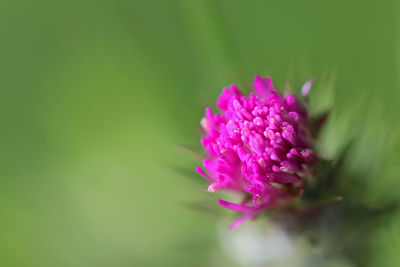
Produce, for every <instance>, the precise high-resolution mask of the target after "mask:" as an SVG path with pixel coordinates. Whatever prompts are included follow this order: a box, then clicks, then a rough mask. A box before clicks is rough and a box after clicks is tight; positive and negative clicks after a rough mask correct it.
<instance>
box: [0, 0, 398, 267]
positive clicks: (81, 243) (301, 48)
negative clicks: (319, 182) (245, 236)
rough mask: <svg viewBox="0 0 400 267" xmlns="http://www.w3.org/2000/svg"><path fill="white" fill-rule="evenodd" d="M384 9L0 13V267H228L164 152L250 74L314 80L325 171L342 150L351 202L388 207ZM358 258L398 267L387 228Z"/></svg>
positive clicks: (178, 166)
mask: <svg viewBox="0 0 400 267" xmlns="http://www.w3.org/2000/svg"><path fill="white" fill-rule="evenodd" d="M396 2H397V1H394V0H387V1H365V0H364V1H357V0H356V1H345V0H337V1H319V0H305V1H255V0H253V1H233V0H218V1H217V0H215V1H212V0H204V1H200V0H168V1H164V0H159V1H155V0H150V1H124V0H116V1H100V0H96V1H94V0H69V1H45V0H35V1H22V0H12V1H11V0H9V1H7V0H2V1H0V36H1V39H0V92H1V96H0V102H1V105H0V120H1V124H0V151H1V152H0V157H1V159H0V214H1V217H0V265H1V266H208V265H209V266H235V265H234V263H233V262H231V260H230V259H229V258H228V257H227V256H225V254H224V253H223V252H222V251H221V249H220V248H219V243H218V234H217V226H216V224H217V221H218V218H220V216H221V215H220V214H218V212H220V209H219V208H218V207H216V212H215V213H211V214H210V213H209V214H207V213H204V212H201V210H202V209H203V208H204V206H202V205H209V204H210V203H211V204H212V205H214V204H215V205H216V202H215V199H216V198H217V197H218V196H215V195H212V194H209V193H206V192H205V190H204V188H205V185H206V183H205V181H203V180H202V178H201V177H197V178H196V176H193V177H191V174H190V173H191V170H192V167H194V166H195V165H196V164H198V162H197V163H196V159H195V157H193V159H192V157H191V152H190V149H182V148H180V145H182V144H184V145H187V146H188V147H190V148H193V147H194V148H197V147H199V134H198V132H197V130H198V127H199V121H200V118H201V117H202V114H203V112H204V108H205V106H207V105H211V106H214V103H215V100H216V97H217V96H218V94H219V93H220V90H221V89H222V88H223V87H224V86H227V85H229V84H231V83H236V84H238V85H240V86H242V87H243V88H244V89H245V90H247V88H249V86H250V84H251V81H252V79H253V75H254V74H260V75H270V76H271V77H272V78H273V79H274V81H275V83H276V84H277V87H278V88H282V87H284V86H285V81H290V82H291V84H292V87H293V88H294V89H295V90H298V89H299V87H300V86H301V84H302V83H304V82H305V81H306V80H307V79H308V78H309V77H316V78H317V83H316V85H315V87H314V89H313V91H312V95H311V103H312V106H313V112H318V111H321V110H323V109H325V108H329V107H333V108H334V109H333V110H334V111H333V113H332V116H331V118H330V120H329V122H328V127H327V129H326V130H325V132H324V133H323V139H322V141H321V147H323V148H324V149H323V151H324V152H323V153H324V154H325V156H326V157H332V156H334V155H335V153H336V152H337V151H338V150H340V148H341V147H342V146H343V145H344V144H345V143H346V141H348V140H349V139H350V138H352V137H354V136H357V139H358V140H359V142H358V143H357V144H358V145H357V146H356V148H355V150H354V151H353V154H352V157H351V158H350V161H349V163H348V168H349V169H351V170H356V171H361V172H364V173H365V174H368V175H366V176H365V185H366V188H365V189H363V190H362V191H360V190H359V188H354V194H355V195H357V194H358V195H359V197H360V198H363V199H366V201H372V202H374V201H375V202H379V201H385V199H389V198H393V197H395V196H397V195H399V190H400V189H399V188H400V187H399V185H400V183H399V181H398V180H399V179H400V177H398V176H399V169H400V167H399V163H400V162H399V150H400V138H399V136H400V126H399V122H400V120H399V115H400V112H399V111H400V108H399V101H400V75H399V74H400V53H399V52H400V50H399V49H400V46H399V45H400V43H399V42H400V5H399V4H398V3H396ZM192 178H194V179H192ZM351 186H352V184H351V182H349V184H348V187H349V188H351ZM196 203H200V204H199V205H196ZM369 242H370V243H371V246H372V248H375V249H374V253H373V254H371V255H368V257H369V259H370V260H369V263H370V264H371V266H378V265H379V266H399V265H400V253H398V252H399V251H400V219H399V218H398V216H392V217H391V218H389V219H387V220H385V221H383V222H382V223H381V224H378V225H376V227H374V231H373V232H372V233H371V238H370V239H369Z"/></svg>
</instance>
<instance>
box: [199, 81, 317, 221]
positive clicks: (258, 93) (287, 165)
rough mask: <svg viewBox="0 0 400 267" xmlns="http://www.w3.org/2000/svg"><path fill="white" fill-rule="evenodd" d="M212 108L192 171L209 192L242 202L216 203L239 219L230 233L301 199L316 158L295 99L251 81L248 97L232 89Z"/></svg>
mask: <svg viewBox="0 0 400 267" xmlns="http://www.w3.org/2000/svg"><path fill="white" fill-rule="evenodd" d="M310 86H311V85H310ZM308 90H309V88H308ZM217 106H218V108H219V109H220V111H221V112H220V113H215V114H214V113H213V112H212V110H211V108H207V109H206V112H205V117H204V118H203V119H202V120H201V126H202V128H203V129H204V133H205V136H204V137H203V138H202V139H201V143H202V145H203V146H204V148H205V149H206V151H207V152H208V155H209V156H208V157H207V158H206V159H204V162H203V166H204V168H202V167H197V169H196V170H197V172H198V173H200V174H201V175H202V176H204V177H205V178H206V179H208V180H209V181H210V185H209V187H208V191H210V192H214V191H217V190H225V191H235V192H239V193H241V194H243V195H244V196H245V197H244V201H243V202H242V203H231V202H227V201H224V200H219V203H220V205H222V206H223V207H225V208H228V209H231V210H234V211H237V212H240V213H243V214H244V216H243V217H241V218H239V219H238V220H237V221H236V222H235V223H234V224H233V225H232V227H231V228H235V227H236V226H238V225H239V224H240V223H242V222H243V221H245V220H247V219H251V218H253V217H255V216H256V215H257V214H259V213H260V212H263V211H265V210H268V209H271V208H274V207H276V206H277V205H278V204H279V203H282V202H284V201H287V200H290V199H293V198H295V197H298V196H299V195H301V193H302V188H303V185H304V182H305V181H306V180H307V179H308V178H309V176H310V167H311V165H313V164H314V163H315V161H316V155H315V153H314V152H313V150H312V145H311V138H310V127H309V125H308V119H307V111H306V109H305V108H304V107H303V106H302V105H301V103H300V101H299V100H298V98H297V97H296V96H295V95H292V94H287V95H285V96H282V95H280V94H279V93H278V91H277V90H276V89H275V88H274V85H273V83H272V81H271V79H270V78H269V77H266V78H262V77H259V76H255V79H254V92H253V93H250V95H249V96H248V97H246V96H244V95H243V94H242V92H241V91H240V90H239V88H238V87H237V86H235V85H231V86H230V87H229V88H224V89H223V91H222V94H221V95H220V97H219V99H218V101H217Z"/></svg>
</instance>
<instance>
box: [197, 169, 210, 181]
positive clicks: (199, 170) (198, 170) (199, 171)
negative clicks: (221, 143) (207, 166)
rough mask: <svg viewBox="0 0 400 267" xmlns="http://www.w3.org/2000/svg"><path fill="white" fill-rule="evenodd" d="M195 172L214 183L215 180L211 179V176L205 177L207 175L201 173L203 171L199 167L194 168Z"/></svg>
mask: <svg viewBox="0 0 400 267" xmlns="http://www.w3.org/2000/svg"><path fill="white" fill-rule="evenodd" d="M196 171H197V172H198V173H199V174H200V175H201V176H203V177H204V178H206V179H207V180H208V181H210V182H214V180H215V179H213V178H212V177H211V176H209V175H207V174H206V173H205V172H204V171H203V169H202V168H201V167H200V166H197V167H196Z"/></svg>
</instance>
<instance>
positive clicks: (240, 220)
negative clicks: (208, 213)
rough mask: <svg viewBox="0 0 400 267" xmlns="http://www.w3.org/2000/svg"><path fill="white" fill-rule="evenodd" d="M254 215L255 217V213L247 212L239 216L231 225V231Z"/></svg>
mask: <svg viewBox="0 0 400 267" xmlns="http://www.w3.org/2000/svg"><path fill="white" fill-rule="evenodd" d="M254 217H255V214H246V215H243V216H242V217H239V218H238V219H236V220H235V221H234V222H233V223H232V224H231V226H229V231H233V230H235V229H236V228H237V227H238V226H239V225H241V224H242V223H244V222H245V221H248V220H251V219H253V218H254Z"/></svg>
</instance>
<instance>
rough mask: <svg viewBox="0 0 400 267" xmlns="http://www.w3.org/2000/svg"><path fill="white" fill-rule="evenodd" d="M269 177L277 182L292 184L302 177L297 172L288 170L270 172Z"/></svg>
mask: <svg viewBox="0 0 400 267" xmlns="http://www.w3.org/2000/svg"><path fill="white" fill-rule="evenodd" d="M267 177H268V178H270V179H271V180H272V182H275V183H282V184H291V183H297V182H298V181H300V177H299V176H298V175H297V174H291V173H286V172H270V173H268V174H267Z"/></svg>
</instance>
